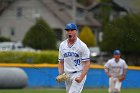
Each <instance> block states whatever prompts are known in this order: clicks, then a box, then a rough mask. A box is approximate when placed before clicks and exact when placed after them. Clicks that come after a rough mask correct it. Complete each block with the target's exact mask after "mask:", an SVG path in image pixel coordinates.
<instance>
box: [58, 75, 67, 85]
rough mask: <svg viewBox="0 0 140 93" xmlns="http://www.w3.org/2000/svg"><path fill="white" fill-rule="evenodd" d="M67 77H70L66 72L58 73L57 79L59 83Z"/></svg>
mask: <svg viewBox="0 0 140 93" xmlns="http://www.w3.org/2000/svg"><path fill="white" fill-rule="evenodd" d="M67 78H68V75H67V74H66V73H63V74H61V75H58V76H57V77H56V81H57V82H58V83H60V82H63V81H65V80H66V79H67Z"/></svg>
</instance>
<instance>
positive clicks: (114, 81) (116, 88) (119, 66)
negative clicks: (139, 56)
mask: <svg viewBox="0 0 140 93" xmlns="http://www.w3.org/2000/svg"><path fill="white" fill-rule="evenodd" d="M104 67H105V68H104V70H105V72H106V74H107V76H108V77H109V93H120V89H121V84H122V81H123V80H124V78H125V75H126V70H127V64H126V62H125V61H124V60H123V59H121V58H120V51H119V50H114V52H113V58H112V59H109V60H108V61H107V63H106V64H105V65H104Z"/></svg>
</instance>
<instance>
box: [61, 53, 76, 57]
mask: <svg viewBox="0 0 140 93" xmlns="http://www.w3.org/2000/svg"><path fill="white" fill-rule="evenodd" d="M64 57H79V54H77V53H74V52H67V53H64Z"/></svg>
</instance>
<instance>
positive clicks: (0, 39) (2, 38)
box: [0, 36, 11, 42]
mask: <svg viewBox="0 0 140 93" xmlns="http://www.w3.org/2000/svg"><path fill="white" fill-rule="evenodd" d="M6 41H11V40H10V39H9V38H6V37H2V36H1V37H0V42H6Z"/></svg>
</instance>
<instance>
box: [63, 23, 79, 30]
mask: <svg viewBox="0 0 140 93" xmlns="http://www.w3.org/2000/svg"><path fill="white" fill-rule="evenodd" d="M65 30H78V28H77V26H76V24H75V23H68V24H67V25H66V27H65Z"/></svg>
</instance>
